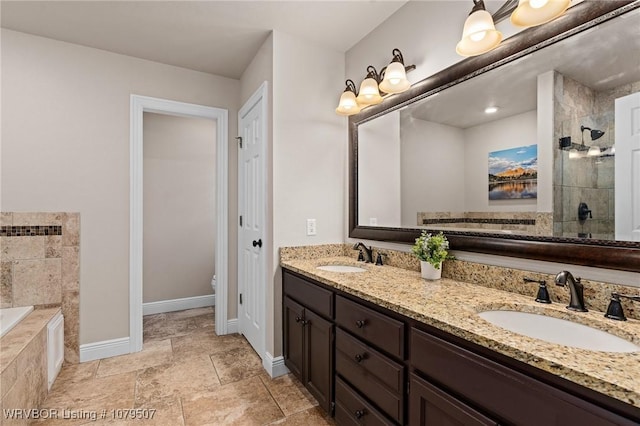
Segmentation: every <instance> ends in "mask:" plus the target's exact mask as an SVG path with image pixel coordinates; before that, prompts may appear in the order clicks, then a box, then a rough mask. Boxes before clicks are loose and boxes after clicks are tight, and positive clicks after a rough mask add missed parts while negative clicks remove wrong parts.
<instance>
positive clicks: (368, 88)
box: [356, 78, 382, 106]
mask: <svg viewBox="0 0 640 426" xmlns="http://www.w3.org/2000/svg"><path fill="white" fill-rule="evenodd" d="M356 100H357V101H358V104H359V105H363V106H366V105H376V104H379V103H380V102H382V96H380V92H379V91H378V82H377V81H376V79H375V78H365V79H364V80H363V81H362V83H361V84H360V94H359V95H358V97H357V98H356Z"/></svg>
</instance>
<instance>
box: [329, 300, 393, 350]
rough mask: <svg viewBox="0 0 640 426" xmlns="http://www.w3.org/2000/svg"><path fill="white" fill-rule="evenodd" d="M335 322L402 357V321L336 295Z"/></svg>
mask: <svg viewBox="0 0 640 426" xmlns="http://www.w3.org/2000/svg"><path fill="white" fill-rule="evenodd" d="M336 323H337V324H338V325H339V326H340V327H342V328H344V329H345V330H348V331H350V332H351V333H352V334H354V335H355V336H358V337H359V338H361V339H363V340H366V341H367V342H369V343H371V344H372V345H374V346H376V347H378V348H380V349H382V350H384V351H386V352H388V353H389V354H391V355H393V356H396V357H398V358H400V359H403V356H404V323H402V322H400V321H397V320H395V319H393V318H390V317H388V316H386V315H384V314H381V313H378V312H376V311H374V310H372V309H369V308H366V307H364V306H362V305H360V304H359V303H356V302H352V301H351V300H349V299H346V298H344V297H342V296H336Z"/></svg>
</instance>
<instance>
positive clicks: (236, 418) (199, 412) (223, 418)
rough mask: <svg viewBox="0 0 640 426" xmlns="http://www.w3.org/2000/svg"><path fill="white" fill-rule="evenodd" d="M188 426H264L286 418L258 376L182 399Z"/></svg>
mask: <svg viewBox="0 0 640 426" xmlns="http://www.w3.org/2000/svg"><path fill="white" fill-rule="evenodd" d="M182 410H183V414H184V419H185V425H187V426H191V425H193V426H195V425H198V426H202V425H216V426H219V425H264V424H269V423H271V422H274V421H276V420H278V419H280V418H283V417H284V415H283V414H282V411H280V409H279V408H278V406H277V404H276V403H275V401H274V400H273V398H272V397H271V395H270V394H269V392H268V391H267V389H266V387H265V386H264V384H263V383H262V381H261V380H260V379H259V378H258V377H252V378H249V379H246V380H242V381H240V382H234V383H230V384H228V385H224V386H221V387H220V388H218V389H217V390H216V391H214V392H211V393H208V394H206V395H201V396H198V397H195V398H191V399H186V398H183V399H182Z"/></svg>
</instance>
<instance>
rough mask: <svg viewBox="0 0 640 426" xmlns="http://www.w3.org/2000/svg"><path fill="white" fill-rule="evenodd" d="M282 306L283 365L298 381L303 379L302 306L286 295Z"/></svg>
mask: <svg viewBox="0 0 640 426" xmlns="http://www.w3.org/2000/svg"><path fill="white" fill-rule="evenodd" d="M283 308H284V309H283V313H284V318H283V322H284V336H283V339H284V365H286V366H287V368H288V369H289V370H290V371H291V372H292V373H293V375H294V376H296V377H297V378H298V379H300V381H304V379H303V362H304V352H303V351H304V314H305V312H304V308H303V307H302V306H301V305H299V304H297V303H296V302H294V301H293V300H291V299H289V298H288V297H285V298H284V305H283Z"/></svg>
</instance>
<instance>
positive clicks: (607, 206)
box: [553, 73, 640, 239]
mask: <svg viewBox="0 0 640 426" xmlns="http://www.w3.org/2000/svg"><path fill="white" fill-rule="evenodd" d="M554 86H555V87H554V110H555V111H554V115H555V123H554V136H555V137H554V144H555V145H554V146H555V147H556V148H555V149H554V164H555V168H554V179H553V181H554V188H553V190H554V236H564V237H576V236H584V237H591V238H598V239H613V238H614V233H615V223H614V220H615V209H614V172H615V170H614V163H615V157H613V156H602V157H588V156H585V157H582V158H572V159H570V158H569V151H568V150H561V149H559V142H558V141H559V139H560V138H561V137H566V136H570V137H571V141H572V142H573V143H576V144H580V143H581V142H582V138H584V143H585V145H587V146H598V147H600V148H601V149H603V148H609V147H611V146H613V144H614V143H615V109H614V105H615V99H616V98H619V97H621V96H625V95H629V94H631V93H635V92H638V91H640V82H635V83H630V84H625V85H623V86H620V87H616V88H613V89H610V90H606V91H601V92H597V91H595V90H593V89H591V88H589V87H587V86H585V85H583V84H581V83H579V82H577V81H575V80H573V79H571V78H568V77H566V76H564V75H562V74H560V73H555V78H554ZM580 126H585V127H589V128H591V129H598V130H602V131H604V132H605V133H604V135H603V136H602V137H601V138H599V139H597V140H595V141H592V140H591V136H590V132H589V131H588V130H585V131H584V135H581V131H580ZM581 202H584V203H587V205H588V206H589V208H590V209H591V211H592V215H593V218H589V219H587V220H586V221H579V220H578V205H579V204H580V203H581Z"/></svg>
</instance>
